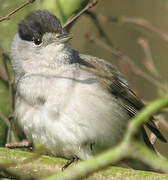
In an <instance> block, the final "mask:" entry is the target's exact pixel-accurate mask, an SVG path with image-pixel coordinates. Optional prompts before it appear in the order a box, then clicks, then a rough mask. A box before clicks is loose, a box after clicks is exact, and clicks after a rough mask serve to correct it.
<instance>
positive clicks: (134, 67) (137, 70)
mask: <svg viewBox="0 0 168 180" xmlns="http://www.w3.org/2000/svg"><path fill="white" fill-rule="evenodd" d="M87 37H88V39H89V40H91V41H94V42H95V43H96V44H98V45H99V46H101V47H103V48H105V49H106V50H108V51H109V52H110V53H112V54H113V55H115V56H116V57H117V58H119V59H121V60H122V61H125V62H127V64H128V66H130V70H132V72H133V73H135V74H137V75H139V76H141V77H143V78H144V79H146V80H148V81H149V82H151V83H153V84H154V85H155V86H157V87H160V88H162V89H163V90H164V91H166V92H167V91H168V87H167V86H166V85H165V84H162V82H160V81H158V80H157V79H154V78H153V77H152V76H150V75H148V74H147V73H145V72H144V71H143V70H141V69H140V68H139V67H138V66H137V65H136V64H135V63H134V62H133V61H132V60H131V59H130V58H129V57H128V56H127V55H125V54H124V53H123V52H122V51H121V50H120V49H119V48H117V47H111V46H109V45H108V44H106V43H104V42H102V41H100V40H99V39H97V38H95V37H94V36H90V35H88V34H87Z"/></svg>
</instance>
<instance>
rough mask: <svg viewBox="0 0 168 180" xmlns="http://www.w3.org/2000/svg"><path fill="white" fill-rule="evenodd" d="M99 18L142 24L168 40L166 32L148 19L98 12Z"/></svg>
mask: <svg viewBox="0 0 168 180" xmlns="http://www.w3.org/2000/svg"><path fill="white" fill-rule="evenodd" d="M99 18H101V19H102V20H103V21H104V22H106V23H107V22H114V23H132V24H136V25H139V26H143V27H144V28H146V29H148V30H150V31H152V32H154V33H156V34H158V36H159V37H161V38H162V39H163V40H164V41H168V34H167V33H165V32H163V31H161V30H160V29H159V28H157V27H155V26H154V25H152V24H151V23H150V22H149V21H147V20H146V19H143V18H137V17H128V16H122V17H106V16H104V15H102V14H99Z"/></svg>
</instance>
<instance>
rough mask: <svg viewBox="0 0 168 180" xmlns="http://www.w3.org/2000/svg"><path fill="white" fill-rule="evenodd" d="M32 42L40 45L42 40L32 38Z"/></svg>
mask: <svg viewBox="0 0 168 180" xmlns="http://www.w3.org/2000/svg"><path fill="white" fill-rule="evenodd" d="M33 42H34V44H35V45H40V44H41V43H42V40H41V39H40V38H34V37H33Z"/></svg>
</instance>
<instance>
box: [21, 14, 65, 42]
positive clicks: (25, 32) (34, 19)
mask: <svg viewBox="0 0 168 180" xmlns="http://www.w3.org/2000/svg"><path fill="white" fill-rule="evenodd" d="M18 31H19V36H20V38H21V39H22V40H27V41H32V40H33V39H41V38H42V36H43V35H44V33H46V32H55V33H62V32H63V29H62V26H61V23H60V21H59V19H57V17H56V16H54V15H53V14H51V13H50V12H49V11H47V10H37V11H33V12H31V13H30V14H28V15H27V16H26V17H25V19H23V20H22V21H21V23H20V24H19V30H18Z"/></svg>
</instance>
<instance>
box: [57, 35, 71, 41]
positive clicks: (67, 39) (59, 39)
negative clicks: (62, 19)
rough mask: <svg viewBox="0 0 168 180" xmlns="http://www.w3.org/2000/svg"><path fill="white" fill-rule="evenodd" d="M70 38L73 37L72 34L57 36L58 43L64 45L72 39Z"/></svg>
mask: <svg viewBox="0 0 168 180" xmlns="http://www.w3.org/2000/svg"><path fill="white" fill-rule="evenodd" d="M72 37H73V36H72V34H70V33H64V34H61V35H60V36H58V41H59V43H66V42H68V41H69V40H70V39H72Z"/></svg>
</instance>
